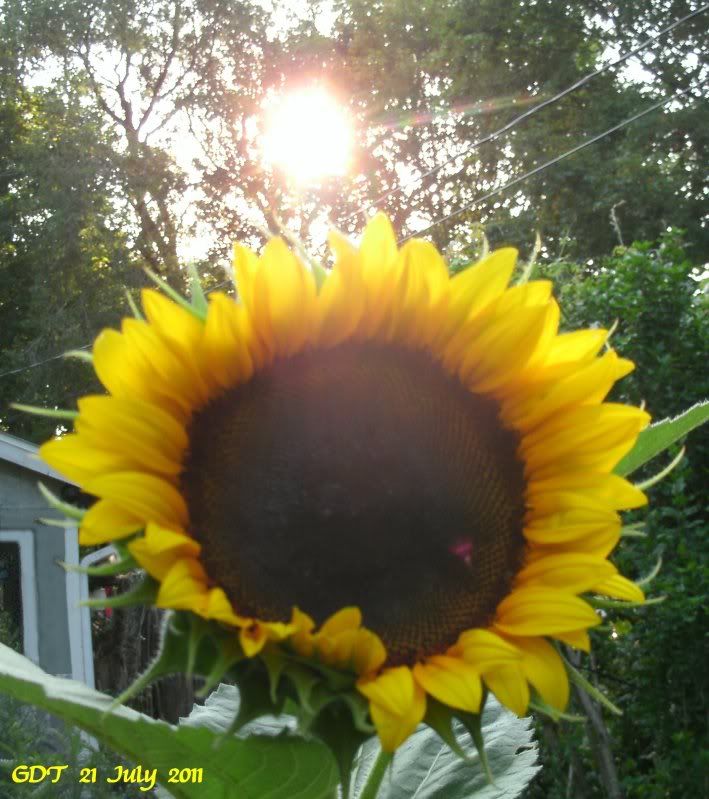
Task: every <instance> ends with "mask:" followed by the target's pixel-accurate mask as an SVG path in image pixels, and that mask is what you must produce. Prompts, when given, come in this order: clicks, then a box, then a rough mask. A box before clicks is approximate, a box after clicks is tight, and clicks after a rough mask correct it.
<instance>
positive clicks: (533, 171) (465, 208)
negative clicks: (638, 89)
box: [399, 83, 703, 243]
mask: <svg viewBox="0 0 709 799" xmlns="http://www.w3.org/2000/svg"><path fill="white" fill-rule="evenodd" d="M702 85H703V83H700V84H698V85H695V86H688V87H687V88H686V89H682V90H681V91H679V92H676V93H675V94H672V95H670V96H669V97H665V98H664V99H663V100H660V101H658V102H657V103H654V104H653V105H651V106H648V107H647V108H646V109H644V110H643V111H640V112H639V113H637V114H633V116H631V117H628V118H627V119H624V120H623V121H622V122H619V123H618V124H617V125H613V127H612V128H608V130H604V131H603V133H599V134H598V135H596V136H593V137H592V138H590V139H587V140H586V141H585V142H582V143H581V144H577V145H576V147H573V148H572V149H571V150H567V151H566V152H565V153H562V154H561V155H558V156H556V157H555V158H552V159H550V160H549V161H545V162H544V163H543V164H540V165H539V166H537V167H534V169H530V170H529V172H525V173H524V174H523V175H520V176H519V177H517V178H514V180H510V181H508V182H507V183H504V184H503V185H502V186H498V188H496V189H493V190H492V191H489V192H487V194H483V195H482V196H481V197H477V198H476V199H475V200H473V201H472V202H471V203H468V204H467V205H464V206H463V207H462V208H459V209H458V210H457V211H451V213H449V214H446V215H445V216H442V217H440V219H436V220H435V222H431V224H430V225H428V227H425V228H423V229H422V230H417V231H416V232H414V233H409V234H408V235H406V236H404V238H402V239H401V240H400V242H399V243H403V242H404V241H407V240H408V239H411V238H413V237H414V236H420V235H422V234H423V233H427V232H428V231H429V230H431V228H434V227H436V225H440V224H441V223H442V222H447V221H448V220H449V219H453V217H456V216H459V215H460V214H462V213H464V212H465V211H468V210H470V209H471V208H472V207H473V206H475V205H477V204H478V203H481V202H485V200H489V199H490V198H491V197H494V196H495V195H496V194H499V193H500V192H502V191H505V189H509V188H510V186H515V185H516V184H518V183H521V182H522V181H524V180H527V179H528V178H531V177H533V176H534V175H538V174H539V173H540V172H543V171H544V170H545V169H548V168H549V167H550V166H554V164H558V163H559V162H560V161H563V160H564V159H565V158H569V157H570V156H572V155H575V154H576V153H578V152H580V151H581V150H584V149H585V148H586V147H590V146H591V145H592V144H595V143H596V142H598V141H600V140H601V139H605V138H606V136H610V135H611V133H615V132H616V131H617V130H620V129H621V128H624V127H626V125H630V124H631V123H632V122H635V121H636V120H638V119H640V118H641V117H644V116H646V115H647V114H649V113H651V112H652V111H656V110H657V109H658V108H661V107H662V106H663V105H667V103H670V102H672V100H676V99H677V98H678V97H681V96H682V95H684V94H687V93H688V92H689V91H691V90H692V89H698V88H699V87H700V86H702Z"/></svg>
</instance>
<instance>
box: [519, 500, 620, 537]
mask: <svg viewBox="0 0 709 799" xmlns="http://www.w3.org/2000/svg"><path fill="white" fill-rule="evenodd" d="M620 526H621V522H620V517H619V516H618V514H617V513H616V512H615V511H612V510H598V509H596V508H583V507H580V508H575V509H571V510H563V511H559V512H558V513H550V514H545V515H537V514H536V513H533V514H531V518H529V517H528V520H527V522H526V523H525V526H524V535H525V538H527V540H529V541H534V542H535V543H539V544H558V543H563V542H565V541H574V540H576V539H578V538H585V537H586V536H593V535H600V536H602V535H604V534H605V532H606V531H608V530H610V531H613V532H616V531H619V530H620Z"/></svg>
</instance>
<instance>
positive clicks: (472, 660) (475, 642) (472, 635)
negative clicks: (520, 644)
mask: <svg viewBox="0 0 709 799" xmlns="http://www.w3.org/2000/svg"><path fill="white" fill-rule="evenodd" d="M450 652H451V653H454V654H455V655H457V656H459V657H461V658H462V659H463V660H465V661H466V663H469V664H470V665H472V666H474V667H475V670H476V671H477V672H478V673H480V674H483V673H484V672H486V671H488V670H489V669H491V668H496V667H498V666H502V665H516V664H518V663H519V661H520V659H521V656H520V653H519V652H518V651H517V650H516V649H515V647H514V646H512V645H511V644H510V643H509V642H508V641H505V640H504V639H503V638H501V637H500V636H499V635H497V634H496V633H494V632H492V631H491V630H483V629H475V630H467V631H466V632H464V633H461V635H460V637H459V638H458V641H457V643H456V645H455V646H454V647H452V648H451V650H450Z"/></svg>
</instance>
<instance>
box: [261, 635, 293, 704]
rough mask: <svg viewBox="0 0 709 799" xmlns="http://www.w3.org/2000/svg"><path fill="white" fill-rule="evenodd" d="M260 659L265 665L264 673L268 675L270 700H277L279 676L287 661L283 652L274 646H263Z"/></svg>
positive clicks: (281, 674)
mask: <svg viewBox="0 0 709 799" xmlns="http://www.w3.org/2000/svg"><path fill="white" fill-rule="evenodd" d="M261 660H262V661H263V665H264V666H265V667H266V674H267V675H268V684H269V690H270V692H271V701H272V702H274V703H275V702H276V701H277V700H278V687H279V685H280V683H281V677H282V676H283V672H284V670H285V668H286V665H287V661H286V659H285V658H284V657H283V654H282V653H281V652H279V651H278V650H277V649H275V648H268V647H267V648H265V649H264V650H263V651H262V652H261Z"/></svg>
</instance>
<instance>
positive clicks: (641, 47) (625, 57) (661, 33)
mask: <svg viewBox="0 0 709 799" xmlns="http://www.w3.org/2000/svg"><path fill="white" fill-rule="evenodd" d="M707 9H709V3H705V4H704V5H703V6H702V7H701V8H698V9H697V10H696V11H692V12H691V13H690V14H687V15H686V16H684V17H682V18H681V19H678V20H676V21H675V22H673V23H672V24H671V25H668V26H667V27H666V28H663V29H662V30H661V31H658V33H656V34H655V35H654V36H650V38H648V39H646V40H645V41H644V42H641V43H640V44H639V45H637V47H634V48H633V49H632V50H628V52H627V53H624V54H623V55H621V56H619V57H618V58H616V60H615V61H611V62H609V63H608V64H606V65H605V66H602V67H599V68H598V69H596V70H595V71H593V72H590V73H589V74H588V75H585V76H584V77H583V78H579V80H577V81H576V82H575V83H572V84H571V86H568V87H567V88H566V89H563V90H562V91H560V92H559V93H558V94H555V95H554V96H553V97H549V98H548V99H546V100H543V101H542V102H541V103H538V104H537V105H535V106H533V107H532V108H530V109H528V110H527V111H525V112H524V113H523V114H520V115H519V116H517V117H515V118H514V119H513V120H511V121H510V122H508V123H507V124H506V125H503V126H502V127H501V128H498V130H495V131H493V132H492V133H488V134H486V135H485V136H483V137H482V138H481V139H477V140H476V141H474V142H473V143H472V144H470V145H469V146H468V147H466V148H465V150H463V151H462V152H460V153H457V154H456V155H453V156H451V157H450V158H449V159H448V160H446V161H443V162H442V163H440V164H438V165H437V166H434V167H432V168H431V169H429V170H428V171H427V172H423V173H422V174H421V175H419V176H418V177H417V178H415V179H414V180H413V183H414V184H416V183H419V182H420V181H422V180H423V179H424V178H427V177H430V176H431V175H433V174H435V173H436V172H438V171H439V170H440V169H443V167H445V166H448V164H452V163H453V162H454V161H457V160H458V159H459V158H461V157H462V156H465V155H468V153H471V152H472V151H473V150H475V149H477V148H478V147H480V146H481V145H483V144H486V143H487V142H489V141H492V140H493V139H496V138H497V137H498V136H501V135H502V134H503V133H507V131H508V130H511V129H512V128H514V127H515V126H516V125H518V124H519V123H520V122H524V121H525V120H526V119H529V118H530V117H531V116H533V115H534V114H536V113H537V112H538V111H541V110H542V109H543V108H546V107H547V106H549V105H552V104H553V103H556V102H558V101H559V100H561V99H562V98H563V97H566V95H568V94H571V92H574V91H576V89H579V88H581V87H582V86H584V85H585V84H586V83H588V82H589V81H590V80H591V79H592V78H595V77H597V76H598V75H600V74H601V73H603V72H605V71H606V70H609V69H611V68H612V67H617V66H618V65H619V64H622V63H623V62H624V61H627V60H628V59H629V58H632V57H633V56H634V55H636V54H637V53H639V52H640V51H641V50H644V49H645V48H646V47H648V46H649V45H651V44H652V43H653V42H655V41H657V40H658V39H659V38H660V37H661V36H664V35H665V34H666V33H669V32H670V31H672V30H674V29H675V28H677V27H678V26H679V25H682V24H683V23H684V22H687V20H690V19H692V18H693V17H696V16H698V15H699V14H702V13H703V12H705V11H706V10H707ZM409 185H411V184H409ZM407 188H408V186H407ZM403 189H404V187H403V186H397V187H395V188H393V189H388V190H387V191H385V192H383V193H382V194H380V195H379V196H378V197H376V198H375V199H374V200H372V201H371V202H369V203H367V204H366V205H363V206H362V207H361V208H358V209H357V210H356V211H352V213H350V214H348V215H347V216H346V217H344V219H342V220H341V221H340V223H339V224H340V226H342V225H344V224H345V222H348V221H349V220H350V219H352V218H353V217H355V216H357V215H358V214H365V215H366V213H367V210H368V209H369V208H371V207H372V206H378V205H379V204H380V203H381V202H382V200H385V199H386V198H387V197H389V196H391V195H393V194H398V193H399V192H400V191H403Z"/></svg>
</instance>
